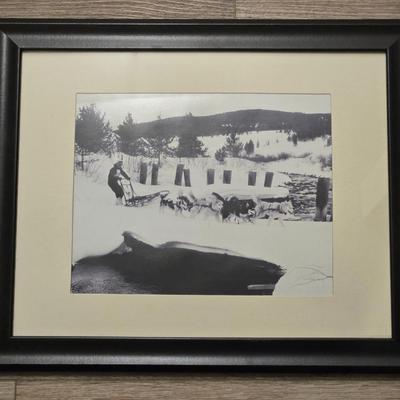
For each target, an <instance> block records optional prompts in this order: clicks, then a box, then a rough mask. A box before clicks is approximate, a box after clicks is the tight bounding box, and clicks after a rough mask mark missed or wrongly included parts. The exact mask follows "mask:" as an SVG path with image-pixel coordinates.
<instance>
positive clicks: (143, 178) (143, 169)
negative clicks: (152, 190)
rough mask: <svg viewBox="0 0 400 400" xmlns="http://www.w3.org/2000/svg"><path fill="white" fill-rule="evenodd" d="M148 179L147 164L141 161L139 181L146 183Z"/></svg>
mask: <svg viewBox="0 0 400 400" xmlns="http://www.w3.org/2000/svg"><path fill="white" fill-rule="evenodd" d="M146 181H147V164H146V163H141V164H140V172H139V182H140V183H142V184H143V185H145V184H146Z"/></svg>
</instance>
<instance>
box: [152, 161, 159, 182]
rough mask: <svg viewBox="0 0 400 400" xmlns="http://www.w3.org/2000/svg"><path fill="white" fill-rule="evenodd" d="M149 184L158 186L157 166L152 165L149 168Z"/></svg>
mask: <svg viewBox="0 0 400 400" xmlns="http://www.w3.org/2000/svg"><path fill="white" fill-rule="evenodd" d="M151 184H152V185H158V164H153V165H152V167H151Z"/></svg>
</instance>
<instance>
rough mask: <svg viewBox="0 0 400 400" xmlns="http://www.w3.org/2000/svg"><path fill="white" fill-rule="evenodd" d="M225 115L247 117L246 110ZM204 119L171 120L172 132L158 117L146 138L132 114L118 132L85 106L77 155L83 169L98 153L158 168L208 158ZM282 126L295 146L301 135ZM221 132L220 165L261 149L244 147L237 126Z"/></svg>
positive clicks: (93, 107) (250, 144)
mask: <svg viewBox="0 0 400 400" xmlns="http://www.w3.org/2000/svg"><path fill="white" fill-rule="evenodd" d="M248 111H249V112H251V111H253V110H248ZM264 111H265V110H264ZM273 113H277V112H273ZM278 113H281V112H278ZM225 114H234V115H237V114H241V115H242V116H244V115H247V114H246V110H244V111H238V112H234V113H225ZM225 114H224V115H225ZM284 114H295V113H284ZM273 115H275V114H273ZM210 117H214V116H210ZM202 118H203V119H204V118H207V117H194V116H193V115H192V114H191V113H188V114H187V115H185V116H184V117H177V118H172V119H173V120H174V121H175V122H176V121H178V120H179V121H180V125H179V126H180V129H177V128H176V129H175V130H173V129H172V128H171V126H170V124H168V123H165V121H171V118H167V119H161V117H158V118H157V120H156V121H152V122H151V123H146V124H147V125H148V126H151V130H149V131H146V132H147V133H146V135H145V136H144V135H143V130H142V129H140V126H143V124H137V123H135V121H134V118H133V115H132V114H131V113H128V114H127V115H126V117H125V118H124V120H123V121H122V122H121V123H120V124H119V125H118V127H117V128H116V129H113V128H112V127H111V124H110V122H109V121H108V120H107V119H106V115H105V113H103V112H101V111H100V110H99V109H97V107H96V105H95V104H91V105H87V106H82V107H80V108H79V111H78V114H77V116H76V121H75V151H76V153H77V154H78V155H80V157H81V160H80V162H81V163H82V167H83V164H84V162H85V156H86V155H88V154H90V153H98V152H103V153H105V154H107V155H109V156H111V155H112V154H114V153H116V152H122V153H125V154H129V155H132V156H146V157H151V158H156V159H157V160H158V163H159V164H160V162H161V158H162V156H176V157H201V156H205V155H206V153H207V149H206V148H205V146H204V143H203V142H202V141H201V140H200V139H198V136H200V135H201V136H204V135H205V132H203V131H202V130H201V129H203V128H202V127H203V125H202V121H203V119H202ZM319 121H320V122H319V123H320V124H321V123H322V122H321V121H322V119H321V118H319ZM149 124H150V125H149ZM199 125H201V127H200V126H199ZM279 126H280V129H279V130H280V131H281V132H287V133H288V140H290V141H292V142H293V144H294V145H295V146H296V145H297V140H298V139H300V137H301V134H300V133H299V132H295V133H294V132H293V130H292V129H289V125H288V124H287V123H284V122H281V123H280V125H279ZM220 128H221V129H222V132H221V133H222V134H224V135H226V141H225V143H224V145H223V146H222V147H221V148H220V149H218V150H217V151H216V153H215V155H214V156H215V158H216V159H217V160H218V161H223V160H224V159H225V158H226V157H240V156H241V155H247V156H250V155H252V154H254V151H255V147H258V146H259V143H258V142H257V143H256V146H255V144H254V143H253V141H252V140H250V141H249V142H247V143H244V144H243V143H241V141H240V139H239V136H238V135H239V134H240V133H243V130H241V129H240V127H238V126H233V125H232V124H222V125H221V127H220ZM251 128H252V129H255V130H260V129H261V128H260V126H259V125H254V126H251ZM171 129H172V130H171ZM321 129H322V128H321ZM323 132H325V131H323ZM176 137H177V138H178V139H177V140H178V143H177V144H176V143H173V142H174V141H175V138H176Z"/></svg>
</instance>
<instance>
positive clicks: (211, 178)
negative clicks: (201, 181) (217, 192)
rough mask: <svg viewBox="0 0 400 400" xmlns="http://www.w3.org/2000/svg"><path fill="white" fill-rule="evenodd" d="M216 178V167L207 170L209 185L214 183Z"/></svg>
mask: <svg viewBox="0 0 400 400" xmlns="http://www.w3.org/2000/svg"><path fill="white" fill-rule="evenodd" d="M214 180H215V169H208V170H207V185H213V184H214Z"/></svg>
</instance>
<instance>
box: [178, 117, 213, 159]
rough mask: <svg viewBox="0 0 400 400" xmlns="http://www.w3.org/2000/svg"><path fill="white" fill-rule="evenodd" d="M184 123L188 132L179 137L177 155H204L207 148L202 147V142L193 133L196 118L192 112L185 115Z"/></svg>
mask: <svg viewBox="0 0 400 400" xmlns="http://www.w3.org/2000/svg"><path fill="white" fill-rule="evenodd" d="M186 125H187V127H188V128H187V129H188V132H186V133H184V134H183V135H181V136H180V137H179V143H178V148H177V156H178V157H198V156H204V155H205V154H206V151H207V149H206V148H204V143H203V142H202V141H201V140H199V139H198V138H197V136H196V134H195V132H196V126H195V125H196V120H195V118H194V117H193V115H192V113H189V114H187V115H186Z"/></svg>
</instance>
